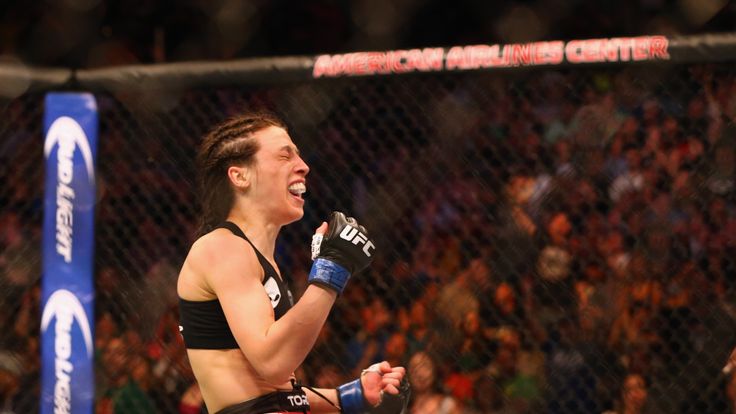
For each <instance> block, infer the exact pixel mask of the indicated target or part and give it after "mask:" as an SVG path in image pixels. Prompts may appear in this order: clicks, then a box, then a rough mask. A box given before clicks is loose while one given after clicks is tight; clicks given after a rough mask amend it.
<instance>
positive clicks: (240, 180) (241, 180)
mask: <svg viewBox="0 0 736 414" xmlns="http://www.w3.org/2000/svg"><path fill="white" fill-rule="evenodd" d="M227 178H228V179H230V182H231V183H232V185H233V186H235V188H237V189H238V190H246V189H248V187H250V168H248V167H238V166H231V167H229V168H228V169H227Z"/></svg>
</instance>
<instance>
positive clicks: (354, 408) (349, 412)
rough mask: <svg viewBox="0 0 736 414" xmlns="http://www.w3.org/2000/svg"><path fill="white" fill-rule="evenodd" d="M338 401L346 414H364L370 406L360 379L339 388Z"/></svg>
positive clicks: (341, 409)
mask: <svg viewBox="0 0 736 414" xmlns="http://www.w3.org/2000/svg"><path fill="white" fill-rule="evenodd" d="M337 400H338V402H339V404H340V411H341V412H342V413H344V414H362V413H364V412H365V410H366V407H367V406H368V404H367V402H366V399H365V396H364V395H363V385H362V384H361V382H360V378H358V379H356V380H354V381H350V382H348V383H345V384H342V385H340V386H339V387H337Z"/></svg>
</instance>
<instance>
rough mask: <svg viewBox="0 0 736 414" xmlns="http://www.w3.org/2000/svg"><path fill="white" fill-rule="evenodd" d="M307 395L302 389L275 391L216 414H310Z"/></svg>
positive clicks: (226, 408)
mask: <svg viewBox="0 0 736 414" xmlns="http://www.w3.org/2000/svg"><path fill="white" fill-rule="evenodd" d="M309 413H310V411H309V401H308V400H307V394H305V393H304V391H302V390H300V389H295V390H292V391H275V392H271V393H268V394H265V395H261V396H260V397H257V398H254V399H252V400H248V401H243V402H242V403H238V404H235V405H231V406H229V407H225V408H223V409H222V410H220V411H218V412H216V413H215V414H309Z"/></svg>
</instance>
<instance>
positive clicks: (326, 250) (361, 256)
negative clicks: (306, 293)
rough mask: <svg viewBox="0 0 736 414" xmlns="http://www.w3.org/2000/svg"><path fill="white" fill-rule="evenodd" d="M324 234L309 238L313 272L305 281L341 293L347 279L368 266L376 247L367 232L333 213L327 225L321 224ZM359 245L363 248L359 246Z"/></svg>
mask: <svg viewBox="0 0 736 414" xmlns="http://www.w3.org/2000/svg"><path fill="white" fill-rule="evenodd" d="M325 225H327V226H326V231H327V232H326V233H324V234H323V233H320V232H316V233H315V234H314V236H312V260H314V263H313V264H312V270H310V271H309V279H307V282H308V283H310V284H312V283H315V284H318V285H321V286H324V287H327V288H330V289H333V290H335V291H336V292H337V293H338V294H340V293H342V291H343V289H344V288H345V285H346V284H347V282H348V279H350V276H351V275H352V274H354V273H357V272H359V271H361V270H363V269H365V268H366V267H368V265H369V264H370V262H371V260H373V257H372V256H373V254H374V253H375V251H374V250H375V249H376V246H375V245H374V244H373V242H372V241H371V239H370V238H369V235H368V231H366V229H365V227H363V226H361V225H360V224H359V223H358V221H357V220H356V219H355V218H353V217H347V216H346V215H345V213H342V212H339V211H333V212H332V214H331V215H330V222H329V224H328V223H323V224H322V226H320V227H321V228H324V227H323V226H325ZM361 246H362V247H361Z"/></svg>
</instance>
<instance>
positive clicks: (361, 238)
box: [340, 226, 376, 257]
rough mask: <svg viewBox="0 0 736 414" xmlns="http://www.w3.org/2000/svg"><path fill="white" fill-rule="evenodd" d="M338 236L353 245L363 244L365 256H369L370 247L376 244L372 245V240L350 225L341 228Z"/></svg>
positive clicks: (373, 247) (372, 247)
mask: <svg viewBox="0 0 736 414" xmlns="http://www.w3.org/2000/svg"><path fill="white" fill-rule="evenodd" d="M340 238H341V239H344V240H347V241H349V242H351V243H353V244H354V245H356V246H357V245H359V244H364V246H363V253H365V255H366V256H368V257H371V252H370V250H371V249H375V248H376V246H374V245H373V242H372V241H370V240H368V236H366V235H365V234H363V233H361V232H360V231H358V229H356V228H355V227H352V226H345V228H344V229H342V232H340Z"/></svg>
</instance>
